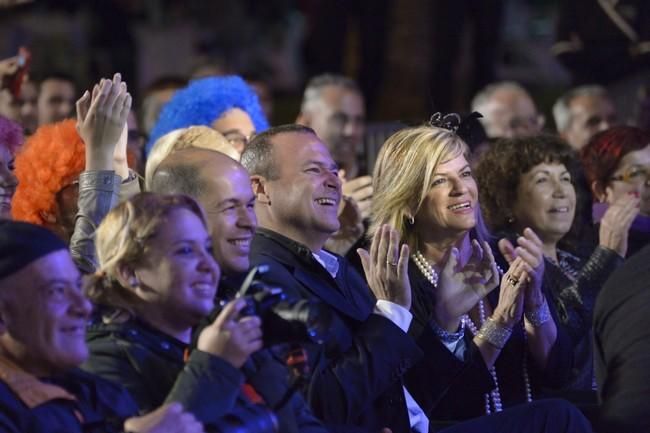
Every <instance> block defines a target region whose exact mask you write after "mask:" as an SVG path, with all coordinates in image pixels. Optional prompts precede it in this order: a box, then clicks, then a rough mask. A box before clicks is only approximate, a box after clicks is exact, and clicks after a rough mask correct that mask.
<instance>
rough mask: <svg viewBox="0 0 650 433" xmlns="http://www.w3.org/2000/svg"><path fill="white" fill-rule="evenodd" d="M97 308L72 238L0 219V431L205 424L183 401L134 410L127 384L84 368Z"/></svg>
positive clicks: (154, 429) (76, 431)
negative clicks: (74, 256)
mask: <svg viewBox="0 0 650 433" xmlns="http://www.w3.org/2000/svg"><path fill="white" fill-rule="evenodd" d="M90 312H91V305H90V302H89V301H88V299H87V298H86V297H85V295H84V294H83V292H82V288H81V274H80V273H79V271H78V270H77V268H76V266H75V264H74V262H73V261H72V258H71V257H70V253H68V248H67V246H66V244H65V243H63V241H62V240H60V239H59V238H58V237H57V236H55V235H54V234H53V233H52V232H50V231H48V230H46V229H44V228H42V227H39V226H35V225H32V224H28V223H23V222H14V221H2V222H0V431H2V432H11V433H18V432H21V433H42V432H54V431H65V432H70V433H81V432H85V433H93V432H103V433H111V432H122V431H130V432H150V433H159V432H163V431H178V432H186V433H190V432H196V433H199V432H202V431H203V427H202V426H201V425H200V424H199V423H198V422H197V421H196V420H195V419H194V417H193V416H192V415H189V414H186V413H183V412H182V410H181V408H180V406H179V405H168V406H163V407H162V408H160V409H158V410H156V411H153V412H152V413H151V414H149V415H146V416H143V417H137V418H129V417H133V416H134V415H137V413H138V407H137V406H136V405H135V402H134V401H133V399H132V398H131V397H130V395H129V394H128V393H127V392H126V391H125V390H124V389H122V388H121V387H119V386H117V385H115V384H112V383H110V382H108V381H105V380H103V379H100V378H99V377H97V376H95V375H92V374H90V373H86V372H83V371H81V370H79V369H78V368H77V367H78V366H79V365H80V364H81V363H82V362H83V361H85V360H86V358H87V357H88V348H87V347H86V342H85V333H86V323H87V321H88V319H89V316H90ZM125 420H126V421H125Z"/></svg>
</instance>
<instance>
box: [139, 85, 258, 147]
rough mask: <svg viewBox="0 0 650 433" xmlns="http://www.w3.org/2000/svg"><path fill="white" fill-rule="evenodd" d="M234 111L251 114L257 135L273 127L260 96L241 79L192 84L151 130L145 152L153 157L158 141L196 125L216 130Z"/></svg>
mask: <svg viewBox="0 0 650 433" xmlns="http://www.w3.org/2000/svg"><path fill="white" fill-rule="evenodd" d="M232 108H239V109H241V110H243V111H245V112H246V113H248V115H249V116H250V117H251V120H252V121H253V125H255V130H256V132H257V133H260V132H263V131H265V130H266V129H268V127H269V123H268V121H267V120H266V117H264V113H263V112H262V107H261V106H260V103H259V101H258V99H257V95H256V94H255V92H253V90H252V89H251V88H250V87H249V86H248V84H246V83H245V82H244V80H242V79H241V78H240V77H238V76H230V77H208V78H202V79H199V80H194V81H191V82H190V84H189V85H188V86H187V87H186V88H184V89H180V90H178V91H176V93H174V96H173V97H172V99H171V100H170V101H169V102H168V103H167V104H165V106H164V108H163V109H162V111H161V112H160V117H159V118H158V122H156V125H155V126H154V127H153V129H152V130H151V136H150V137H149V142H148V143H147V145H146V147H145V152H146V153H147V155H149V151H150V150H151V148H152V147H153V145H154V143H155V142H156V140H158V139H159V138H160V137H162V136H163V135H165V134H167V133H168V132H171V131H173V130H175V129H178V128H187V127H189V126H193V125H204V126H212V123H214V121H215V120H217V119H218V118H219V117H221V115H222V114H223V113H225V112H226V111H228V110H230V109H232Z"/></svg>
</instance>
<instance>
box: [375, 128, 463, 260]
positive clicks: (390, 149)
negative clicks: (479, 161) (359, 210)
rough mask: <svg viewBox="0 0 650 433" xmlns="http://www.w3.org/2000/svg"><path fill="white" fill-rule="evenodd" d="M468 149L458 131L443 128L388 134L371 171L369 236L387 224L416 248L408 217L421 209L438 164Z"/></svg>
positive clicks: (413, 249)
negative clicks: (371, 195)
mask: <svg viewBox="0 0 650 433" xmlns="http://www.w3.org/2000/svg"><path fill="white" fill-rule="evenodd" d="M468 151H469V150H468V147H467V145H466V144H465V142H464V141H463V140H462V139H461V138H460V137H459V136H458V135H456V134H455V133H454V132H451V131H449V130H447V129H443V128H437V127H431V126H419V127H414V128H406V129H402V130H400V131H398V132H396V133H395V134H393V135H391V136H390V137H388V139H387V140H386V142H385V143H384V145H383V146H382V148H381V150H380V152H379V156H378V157H377V161H376V163H375V169H374V172H373V178H372V184H373V190H374V192H373V199H372V208H371V211H372V223H371V225H370V229H369V236H372V235H373V234H374V233H375V232H376V231H377V230H378V229H379V228H380V227H381V226H382V225H383V224H389V225H391V226H392V227H393V228H394V229H395V230H397V231H398V232H399V234H400V236H401V238H402V242H405V243H407V244H408V246H409V248H410V249H411V251H415V250H416V249H417V248H418V245H417V237H416V235H415V233H414V231H413V225H412V224H411V223H410V222H409V220H410V219H411V218H412V217H415V215H416V214H417V213H418V211H419V210H420V207H421V206H422V203H423V202H424V199H425V198H426V196H427V194H428V192H429V189H430V188H431V183H432V178H433V175H434V173H435V172H436V170H437V169H438V166H439V165H440V164H442V163H443V162H446V161H449V160H451V159H453V158H455V157H457V156H459V155H463V154H467V152H468Z"/></svg>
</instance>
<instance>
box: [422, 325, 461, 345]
mask: <svg viewBox="0 0 650 433" xmlns="http://www.w3.org/2000/svg"><path fill="white" fill-rule="evenodd" d="M430 322H431V329H432V330H433V333H434V334H436V336H437V337H438V338H439V339H440V341H442V342H443V343H455V342H457V341H458V340H460V339H461V338H463V336H464V335H465V321H464V320H461V321H460V325H459V326H458V331H456V332H449V331H447V330H445V329H443V328H441V327H440V325H438V324H437V323H436V321H435V320H431V321H430Z"/></svg>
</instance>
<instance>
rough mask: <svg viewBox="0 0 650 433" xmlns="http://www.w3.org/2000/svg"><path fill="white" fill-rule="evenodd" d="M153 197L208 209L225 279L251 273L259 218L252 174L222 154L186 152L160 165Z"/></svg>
mask: <svg viewBox="0 0 650 433" xmlns="http://www.w3.org/2000/svg"><path fill="white" fill-rule="evenodd" d="M151 184H152V185H151V190H152V192H157V193H162V194H186V195H189V196H192V197H193V198H195V199H196V200H197V201H198V202H199V203H200V204H201V206H203V208H204V209H205V211H206V213H207V215H208V222H209V224H210V226H211V227H210V228H211V232H212V242H213V248H214V257H215V259H216V260H217V263H219V266H220V267H221V269H222V271H223V273H224V274H229V275H234V274H238V273H242V272H246V271H247V270H248V255H249V253H250V243H251V240H252V238H253V233H254V231H255V226H256V225H257V219H256V218H255V211H254V204H255V196H254V195H253V190H252V189H251V185H250V178H249V177H248V173H247V172H246V170H245V169H244V167H242V166H241V164H239V163H238V162H237V161H235V160H234V159H232V158H230V157H228V156H226V155H225V154H223V153H221V152H216V151H213V150H208V149H199V148H187V149H183V150H179V151H177V152H174V153H172V154H171V155H169V156H168V157H167V158H165V159H164V160H163V161H162V163H161V164H160V165H159V166H158V169H157V170H156V173H155V174H154V176H153V180H152V182H151Z"/></svg>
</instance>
